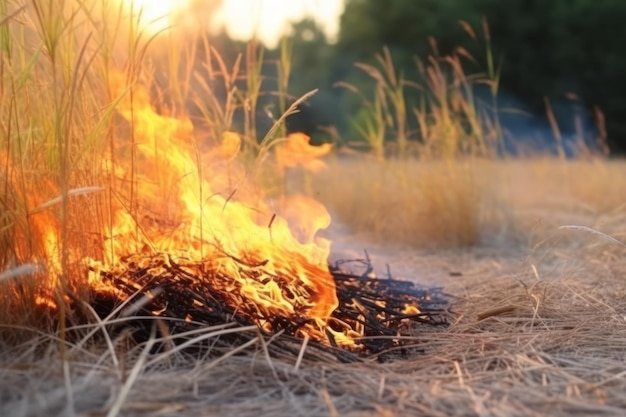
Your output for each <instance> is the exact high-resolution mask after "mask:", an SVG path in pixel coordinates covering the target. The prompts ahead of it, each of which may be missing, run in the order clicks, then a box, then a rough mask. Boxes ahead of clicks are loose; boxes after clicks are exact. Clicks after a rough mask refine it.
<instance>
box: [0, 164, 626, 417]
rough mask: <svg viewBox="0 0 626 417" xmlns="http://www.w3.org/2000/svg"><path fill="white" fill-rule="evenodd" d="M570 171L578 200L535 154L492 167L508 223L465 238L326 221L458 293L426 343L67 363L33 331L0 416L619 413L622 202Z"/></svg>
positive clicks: (8, 374)
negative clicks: (428, 240) (382, 351)
mask: <svg viewBox="0 0 626 417" xmlns="http://www.w3.org/2000/svg"><path fill="white" fill-rule="evenodd" d="M603 164H604V163H603ZM585 166H586V165H585ZM603 166H604V165H601V167H603ZM330 169H331V170H332V169H336V167H332V166H331V167H330ZM481 169H482V168H481ZM489 169H491V168H489ZM498 169H501V168H498ZM546 169H554V170H557V171H558V170H559V169H560V168H554V167H553V168H546ZM573 169H574V171H576V172H577V175H578V174H580V177H579V178H580V182H581V184H582V183H583V181H584V182H585V184H584V187H583V186H582V185H581V186H580V187H570V188H569V190H570V191H571V190H578V189H579V188H580V189H587V188H588V189H592V190H595V191H593V193H591V192H590V191H586V194H582V193H578V194H576V196H575V197H576V198H575V200H576V201H575V202H574V203H571V201H570V200H571V199H573V198H574V194H571V195H568V196H565V195H561V194H560V193H558V192H557V191H559V190H560V188H561V187H560V184H559V183H558V180H557V179H558V178H559V177H558V176H557V174H556V173H555V172H556V171H555V172H552V171H550V173H548V174H546V173H545V172H544V171H541V169H540V166H539V165H537V164H534V163H532V164H531V163H529V165H523V164H522V163H517V165H515V164H510V165H508V166H507V170H506V172H505V171H502V170H500V171H498V173H499V174H498V177H497V178H500V179H501V178H505V177H506V178H507V180H506V184H503V185H502V189H503V190H504V189H505V190H507V191H506V195H508V196H509V197H507V198H508V200H506V201H505V202H504V203H502V205H503V206H504V205H508V208H507V209H506V210H504V209H502V210H498V213H501V212H502V211H507V213H508V215H507V216H504V217H507V218H510V219H514V220H511V221H510V222H509V223H506V224H504V222H503V221H502V218H504V217H503V216H502V215H501V214H498V215H496V214H494V213H495V212H496V211H495V210H482V211H481V213H483V214H482V215H481V216H480V219H479V224H478V229H479V231H482V232H481V233H479V236H478V238H477V241H476V242H475V243H474V244H473V245H471V246H467V245H450V246H448V247H446V246H445V245H441V244H438V245H436V246H429V245H412V246H409V245H408V244H406V243H403V242H400V243H394V242H393V238H389V239H382V238H381V237H380V236H377V235H376V234H375V233H372V231H371V230H367V228H362V229H361V230H358V229H356V228H355V227H354V225H350V224H349V221H348V220H349V219H347V218H343V219H342V218H338V219H337V220H336V221H335V223H334V225H333V226H332V228H331V230H329V231H327V232H326V236H327V237H330V238H331V239H332V240H333V241H334V245H333V255H332V257H333V259H351V258H355V257H363V256H364V251H365V250H366V251H367V253H368V255H369V256H370V258H371V260H372V263H373V264H374V265H375V267H376V269H377V271H378V274H379V275H380V274H385V273H386V271H387V265H389V268H390V270H391V272H392V274H393V275H394V276H395V277H396V278H399V279H409V280H412V281H415V282H416V283H418V284H421V285H424V286H427V287H435V286H436V287H443V288H444V290H445V292H446V293H448V294H450V295H451V298H450V305H449V311H448V312H447V317H448V320H449V322H450V325H449V326H448V327H446V328H429V327H423V328H419V329H416V333H415V342H416V343H417V344H418V345H419V348H420V351H419V352H418V353H415V354H414V355H412V356H410V357H408V358H402V359H398V360H393V361H387V362H384V363H380V361H378V360H376V359H374V358H373V359H366V360H365V361H364V362H363V363H357V364H354V363H351V364H342V363H338V362H336V361H333V360H324V359H320V358H319V357H315V355H313V356H311V357H309V356H307V355H305V358H304V360H302V362H300V363H298V362H297V358H296V357H288V356H281V357H270V356H267V355H266V354H265V350H264V349H263V346H262V344H258V343H257V344H255V345H254V346H250V347H248V348H246V349H244V350H243V351H238V350H237V349H232V350H231V351H225V352H223V353H222V356H218V357H214V356H213V357H209V356H208V355H206V352H199V353H198V352H196V353H194V354H185V353H177V354H171V355H167V356H166V357H161V358H159V357H155V356H154V355H151V354H149V353H148V352H147V351H146V349H145V348H144V346H138V347H137V346H132V345H129V344H128V343H127V342H126V339H125V338H123V337H118V338H117V339H115V340H113V341H112V342H111V343H112V344H113V345H115V347H114V348H108V347H107V346H102V347H101V348H97V347H90V348H86V347H84V346H80V345H78V344H74V345H69V346H67V347H66V351H65V352H63V354H64V355H65V356H66V357H67V358H69V360H68V361H65V362H61V361H60V360H58V358H59V357H60V355H61V352H59V351H58V346H59V344H54V343H53V344H46V343H44V342H45V341H48V340H50V339H51V338H53V337H54V336H52V335H47V334H36V333H33V339H32V340H31V341H30V343H28V344H21V345H19V346H18V347H17V348H12V349H8V348H7V349H3V350H2V352H1V353H0V363H1V368H0V381H2V382H0V384H1V386H2V389H1V390H0V415H6V416H39V415H68V416H69V415H81V416H109V415H124V416H198V415H203V416H213V415H215V416H218V415H241V416H247V415H251V416H256V415H272V416H294V415H302V416H340V415H341V416H344V415H345V416H374V415H376V416H380V415H382V416H395V415H427V416H529V415H531V416H532V415H550V416H559V415H563V416H566V415H567V416H570V415H596V416H609V415H612V416H613V415H614V416H618V415H623V414H624V413H625V412H626V398H625V397H624V395H623V393H624V390H625V389H626V365H625V362H624V352H626V286H625V285H624V278H625V274H626V256H625V252H626V249H625V248H624V247H622V246H621V245H620V244H618V243H615V242H613V241H611V240H610V239H609V238H608V237H607V236H608V235H611V236H613V237H615V238H617V239H621V237H622V236H623V233H624V224H625V223H624V221H623V220H624V217H623V207H621V206H620V205H619V204H618V203H617V202H611V203H610V204H609V203H607V205H604V206H603V205H602V204H600V197H598V196H601V195H603V194H607V193H609V191H607V190H609V188H608V187H614V186H615V184H613V185H609V184H608V182H607V181H606V178H609V177H606V178H604V177H603V178H600V179H597V178H598V176H599V174H596V176H595V179H594V181H596V182H595V183H592V179H591V177H592V176H591V175H590V174H591V173H597V172H598V167H595V166H593V165H591V166H590V168H588V171H585V172H582V168H581V167H580V166H574V167H573ZM585 169H587V168H585ZM600 169H604V168H600ZM619 169H624V166H623V164H622V165H620V168H619ZM481 172H482V171H481ZM489 172H491V171H489ZM532 172H534V173H532ZM505 174H506V175H505ZM533 176H534V177H533ZM535 177H536V178H535ZM476 178H489V179H490V181H489V182H488V184H489V186H488V187H487V186H484V187H482V188H481V194H480V195H481V196H482V199H481V201H482V200H484V201H494V199H495V195H496V194H497V197H498V200H499V201H501V202H502V201H503V200H504V198H503V197H502V196H503V195H505V193H504V192H501V191H502V190H500V189H499V188H497V187H496V186H494V183H493V180H494V178H496V177H495V176H494V175H483V176H481V175H476ZM533 178H534V180H533ZM541 178H543V181H541ZM481 181H482V182H481ZM485 181H486V180H483V179H480V180H478V182H481V184H483V182H484V184H487V182H485ZM615 181H623V180H621V179H620V178H616V179H615ZM527 182H530V184H526V183H527ZM484 184H483V185H484ZM523 184H526V185H523ZM603 184H604V185H603ZM603 187H604V188H603ZM485 190H486V191H485ZM498 190H500V191H498ZM611 190H612V191H610V193H615V192H617V191H616V189H615V188H611ZM487 191H488V192H487ZM560 191H562V190H560ZM577 192H578V191H577ZM584 195H586V196H587V197H584ZM621 195H622V196H623V195H626V194H621ZM344 197H345V196H344ZM326 198H327V197H326ZM607 198H610V199H614V200H620V199H623V197H620V196H619V195H613V194H611V195H607ZM337 199H338V197H336V198H335V200H337ZM568 199H569V200H568ZM326 203H327V204H328V205H330V206H331V213H332V206H333V202H332V201H326ZM334 204H335V207H336V206H337V204H339V203H338V202H337V201H335V202H334ZM372 204H374V205H375V203H372ZM402 208H403V207H400V209H402ZM367 209H368V210H374V211H375V210H376V208H375V207H373V206H370V207H368V208H367ZM513 209H515V210H513ZM406 210H409V207H408V206H407V207H406ZM496 223H497V224H500V226H501V227H495V224H496ZM563 225H570V226H572V225H573V226H581V227H577V228H574V227H568V228H559V227H560V226H563ZM405 226H406V227H410V225H409V224H406V225H405ZM512 230H513V231H512ZM520 230H521V231H520ZM594 230H595V231H598V232H602V234H600V233H597V232H594ZM524 232H525V233H524ZM209 330H210V329H209ZM209 330H207V331H206V332H205V334H207V337H208V333H209ZM213 331H215V330H213ZM269 343H271V341H270V342H269ZM104 344H105V343H103V345H104ZM41 346H49V347H48V348H46V349H44V348H42V347H41ZM242 352H243V353H242Z"/></svg>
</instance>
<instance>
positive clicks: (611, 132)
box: [135, 0, 626, 154]
mask: <svg viewBox="0 0 626 417" xmlns="http://www.w3.org/2000/svg"><path fill="white" fill-rule="evenodd" d="M135 3H141V2H135ZM176 3H177V6H176V7H177V8H179V9H180V10H181V11H183V9H184V8H195V11H196V13H194V16H195V17H196V18H202V19H203V21H204V22H206V24H207V25H208V27H209V30H210V32H211V33H212V37H211V38H212V41H213V42H214V44H215V45H216V48H217V49H218V50H219V51H220V52H221V54H222V55H223V57H224V59H225V61H227V62H230V63H232V62H234V60H235V58H236V57H237V54H239V53H241V52H243V51H244V50H245V47H246V45H245V42H246V41H248V40H249V39H251V38H253V37H256V38H257V39H258V41H259V42H260V43H262V44H263V45H264V47H265V58H266V59H265V65H264V68H263V74H264V76H265V81H264V82H265V83H266V85H265V87H266V88H265V90H267V91H270V90H272V88H273V86H272V83H273V82H276V79H277V77H276V66H275V65H272V60H277V59H279V57H280V53H281V42H282V41H281V37H283V36H289V37H290V38H289V45H288V48H289V52H290V54H291V71H290V80H289V86H290V94H292V95H293V96H294V97H296V96H298V95H299V94H304V93H306V92H307V91H310V90H313V89H319V92H318V93H317V94H316V95H315V96H314V97H313V98H312V99H311V100H310V101H309V102H308V105H306V106H305V107H303V108H301V114H300V115H298V116H295V117H291V118H290V120H289V126H288V127H289V129H290V130H301V131H305V132H306V133H309V134H310V135H312V136H313V138H314V140H315V141H318V142H328V141H336V142H337V141H339V142H340V143H342V144H343V143H355V142H356V143H357V144H358V142H359V141H364V142H367V141H366V140H365V138H364V134H363V132H359V129H356V128H355V124H360V125H362V121H361V120H360V119H363V118H365V117H366V116H365V115H364V113H363V108H364V105H363V100H369V101H370V102H373V98H372V97H373V96H372V94H374V93H369V92H371V91H372V85H373V84H374V83H375V80H373V79H372V77H371V76H370V75H368V74H367V73H366V72H364V71H363V70H362V68H359V67H358V63H364V64H376V56H377V54H381V53H382V51H383V47H388V48H389V51H390V54H391V57H392V62H393V65H394V69H395V73H396V74H397V75H398V76H402V77H403V79H404V80H406V81H407V83H406V84H407V87H406V89H405V91H404V94H405V98H406V100H408V101H409V102H411V101H412V100H414V101H416V102H415V103H409V106H408V107H409V108H410V107H411V106H417V107H419V106H420V103H419V102H418V100H419V98H418V96H419V94H417V91H419V84H420V83H421V82H423V81H424V80H423V76H424V74H422V73H421V72H420V71H419V68H418V64H417V61H418V60H422V61H428V56H429V55H433V54H437V55H439V56H445V55H447V54H451V53H453V52H455V51H457V52H458V51H461V52H462V55H463V57H462V58H463V66H464V71H465V73H466V74H471V75H472V76H480V75H485V74H487V75H488V78H489V77H491V78H492V80H495V81H497V93H498V94H497V96H498V103H497V108H495V107H493V106H491V107H490V109H491V110H495V111H497V112H498V116H499V119H500V123H501V125H502V126H501V127H502V136H503V137H504V138H505V139H506V138H509V139H511V138H515V140H516V142H519V143H517V145H511V146H508V145H507V146H508V147H509V148H511V149H509V150H513V149H519V148H520V147H521V148H524V147H525V146H524V143H527V144H528V143H530V144H532V145H531V146H526V147H532V148H533V149H538V147H545V149H546V150H549V149H550V148H551V145H550V144H551V143H552V142H553V141H554V133H555V129H554V127H555V126H554V123H555V122H556V123H557V125H558V130H559V132H558V135H560V136H561V138H560V139H561V140H563V141H564V142H565V143H566V144H567V142H568V141H570V140H571V141H574V140H578V141H580V140H581V138H582V137H584V140H585V141H587V142H588V143H587V145H591V146H593V143H594V142H595V141H596V140H597V139H598V137H602V138H603V140H605V143H606V144H608V146H609V147H610V149H611V151H612V154H616V153H623V152H624V151H625V150H626V120H625V119H624V117H623V116H624V110H625V109H626V83H624V82H623V77H624V74H626V55H625V54H623V52H622V51H623V41H624V39H626V25H625V24H624V23H625V22H626V3H625V2H623V1H620V0H602V1H600V2H598V1H592V0H578V1H571V0H551V1H544V0H507V1H506V2H505V1H500V0H388V1H385V2H381V1H378V0H324V1H322V0H297V1H289V2H283V1H276V0H274V1H273V0H204V1H203V0H189V1H188V2H187V3H186V4H187V5H186V6H181V3H182V2H176ZM148 9H153V6H150V7H148ZM153 13H155V12H153ZM180 14H181V16H187V19H188V16H189V14H188V13H180ZM169 19H170V22H168V23H169V24H171V25H172V27H173V28H176V26H177V25H178V26H184V27H187V26H188V22H186V23H185V22H181V21H178V22H177V21H176V19H175V17H171V16H170V18H169ZM282 47H283V48H284V47H285V45H282ZM355 64H356V65H355ZM338 83H339V84H338ZM343 83H348V84H350V86H353V87H354V90H356V91H358V94H355V93H354V91H350V90H351V89H350V88H346V86H345V85H342V84H343ZM412 83H415V87H414V88H413V87H412ZM483 87H484V88H483V90H481V88H480V85H477V86H476V87H475V88H476V91H475V94H477V96H478V97H479V98H481V97H482V98H484V101H485V102H490V103H491V99H490V98H488V96H489V95H490V94H489V91H488V90H489V88H488V87H487V86H483ZM491 87H493V86H491ZM411 90H413V91H416V94H412V91H411ZM368 94H370V96H368ZM359 96H365V97H359ZM269 101H271V100H269V99H268V103H269ZM492 104H493V103H491V105H492ZM260 108H263V106H260ZM266 111H270V109H269V108H267V107H266ZM548 113H551V114H550V115H548ZM263 118H264V117H263V115H261V116H260V117H259V123H260V124H261V126H260V127H261V128H262V127H263V126H262V125H263ZM408 119H409V120H408V121H407V123H408V129H407V132H408V136H409V137H408V140H409V142H410V141H412V140H415V141H419V140H420V139H419V132H418V131H419V129H418V126H417V123H416V122H414V121H411V118H410V117H409V118H408ZM267 123H268V124H271V121H269V120H268V121H267ZM394 134H395V133H394V132H393V129H391V131H388V132H386V136H387V137H388V140H390V141H393V137H394ZM520 143H521V145H520ZM566 149H567V147H566Z"/></svg>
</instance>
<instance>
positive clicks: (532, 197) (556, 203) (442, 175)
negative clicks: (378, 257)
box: [313, 158, 626, 248]
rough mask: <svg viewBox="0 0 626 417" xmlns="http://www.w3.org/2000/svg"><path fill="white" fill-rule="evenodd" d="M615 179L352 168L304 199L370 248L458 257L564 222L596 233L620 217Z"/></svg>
mask: <svg viewBox="0 0 626 417" xmlns="http://www.w3.org/2000/svg"><path fill="white" fill-rule="evenodd" d="M625 178H626V164H625V163H624V162H623V161H621V160H614V161H607V160H601V159H591V160H588V161H584V160H571V161H563V160H559V159H555V158H536V159H530V160H485V159H467V160H464V161H458V160H456V161H454V162H451V161H446V160H426V161H419V160H400V161H398V160H387V161H376V162H373V161H371V160H362V159H352V160H339V161H336V162H335V163H331V164H330V165H329V168H328V169H327V170H326V171H324V172H322V173H320V174H318V175H317V176H315V177H314V178H313V192H314V193H315V196H316V198H319V199H320V201H322V202H323V203H324V204H325V205H326V206H327V207H328V208H329V210H330V212H331V213H332V214H333V217H334V219H335V221H337V222H340V223H342V224H344V225H346V226H348V227H349V228H350V230H351V231H352V232H353V233H360V234H363V235H365V236H367V237H368V238H369V239H370V240H374V241H377V242H386V243H394V244H404V245H411V246H414V247H422V248H424V247H463V246H467V245H472V244H477V243H486V241H491V242H495V243H498V242H500V241H505V242H506V241H510V240H513V241H521V242H523V243H532V241H533V239H534V236H535V235H537V234H538V233H539V232H540V231H545V230H546V229H548V228H552V229H554V228H556V227H558V226H559V225H562V224H569V223H572V222H573V223H575V224H582V225H586V226H589V227H594V226H601V224H602V223H601V221H600V220H599V219H601V218H605V217H612V216H616V215H619V214H620V213H621V212H622V211H623V210H624V208H625V206H624V205H625V204H626V197H624V196H626V180H625ZM598 222H600V223H598Z"/></svg>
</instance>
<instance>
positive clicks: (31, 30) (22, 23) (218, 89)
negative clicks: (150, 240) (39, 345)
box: [0, 0, 289, 323]
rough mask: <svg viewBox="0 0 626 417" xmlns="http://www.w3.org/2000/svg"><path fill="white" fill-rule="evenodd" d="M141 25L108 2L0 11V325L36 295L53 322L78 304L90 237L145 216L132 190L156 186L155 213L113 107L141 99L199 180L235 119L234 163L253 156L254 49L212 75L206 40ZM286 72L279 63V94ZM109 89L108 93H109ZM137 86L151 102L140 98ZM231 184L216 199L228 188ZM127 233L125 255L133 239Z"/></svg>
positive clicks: (214, 59) (30, 4)
mask: <svg viewBox="0 0 626 417" xmlns="http://www.w3.org/2000/svg"><path fill="white" fill-rule="evenodd" d="M141 21H142V20H141V11H139V10H134V9H133V8H132V7H131V6H129V5H128V3H126V4H124V3H123V2H118V1H108V0H105V1H99V0H98V1H97V0H78V1H69V0H51V1H47V0H46V1H43V0H33V1H26V0H11V1H8V2H2V4H1V5H0V48H2V57H1V60H0V77H1V78H0V91H1V93H2V94H0V117H1V121H2V122H1V124H0V163H1V165H0V166H1V168H0V181H1V185H2V188H1V189H0V207H1V209H0V212H1V213H2V214H1V215H0V271H5V272H6V271H18V272H19V271H21V272H20V274H14V273H11V272H8V273H7V274H6V275H5V276H7V277H12V278H11V279H8V278H7V279H3V282H0V286H2V297H3V301H4V302H3V303H2V306H0V317H2V321H3V322H5V323H9V322H22V321H24V320H26V321H28V320H30V319H32V318H33V317H34V316H33V315H32V314H30V313H29V311H31V310H32V307H33V306H35V305H37V303H38V302H44V301H42V300H43V299H42V298H38V297H39V296H41V295H42V294H45V295H46V296H47V297H49V296H50V295H51V294H53V298H54V302H55V303H56V304H57V305H59V306H60V307H61V313H62V316H63V314H64V313H63V312H64V311H65V310H64V308H63V306H64V305H65V303H66V301H67V300H68V298H67V294H69V293H74V294H75V295H78V296H79V297H80V298H88V295H89V294H88V293H89V288H88V286H87V285H85V280H86V274H85V271H84V266H83V265H82V263H81V260H82V259H83V258H85V257H91V258H95V259H101V258H102V257H103V256H104V253H103V245H104V240H105V237H106V234H107V233H104V232H103V231H105V230H107V229H108V230H109V235H110V234H111V233H110V232H111V231H112V228H111V227H112V221H113V220H112V218H111V217H112V213H113V212H114V208H115V207H119V206H120V205H122V206H123V207H126V210H127V211H128V213H129V214H130V215H131V216H133V217H134V218H136V219H140V218H141V217H142V216H143V215H144V214H145V212H142V210H144V209H146V206H145V204H143V202H142V201H140V200H141V195H140V194H139V193H138V186H139V185H141V184H140V183H141V182H142V181H145V178H146V177H151V176H152V178H153V180H155V181H161V185H163V187H161V188H160V189H159V188H157V189H159V190H160V192H161V194H160V197H158V196H157V198H161V201H162V202H165V203H167V199H168V189H167V186H166V185H167V184H170V183H171V182H172V179H171V178H168V174H167V172H160V173H159V172H156V177H155V176H154V175H153V174H154V173H153V172H149V173H147V172H146V171H145V169H144V168H142V167H141V166H140V164H139V162H140V159H141V156H140V155H139V154H138V153H137V151H136V149H137V147H138V146H140V145H141V143H140V142H139V141H140V139H139V138H138V137H137V135H136V131H135V130H136V129H135V126H134V124H133V123H128V122H126V121H124V120H122V118H121V117H119V116H118V115H117V108H118V106H119V105H120V103H121V102H122V101H124V102H129V103H131V107H132V103H138V104H141V103H142V101H143V100H148V101H149V102H150V105H151V106H153V107H154V108H156V109H158V111H159V112H160V113H161V114H162V115H164V116H173V117H176V118H179V119H180V120H181V123H188V124H189V125H190V126H192V128H193V130H194V134H193V135H192V136H191V138H190V140H191V141H192V142H193V143H191V144H190V146H191V147H192V148H193V149H195V151H196V154H197V162H198V163H197V166H198V169H199V170H200V172H198V173H197V175H199V176H203V175H204V174H203V172H202V169H203V163H202V162H201V160H202V154H203V153H204V152H205V151H206V149H207V147H208V146H211V145H216V144H219V143H221V142H222V140H223V134H224V133H225V132H227V131H229V130H234V129H237V126H238V125H237V124H236V123H235V118H236V116H237V115H239V116H237V117H240V118H241V119H242V120H243V125H242V126H241V129H239V130H238V132H237V133H238V134H239V136H240V137H241V138H242V141H241V146H242V148H243V150H244V151H245V153H246V155H247V156H246V158H247V159H254V158H256V157H257V155H258V154H259V152H260V151H261V150H262V149H260V148H259V133H258V132H257V131H256V126H257V122H256V120H255V117H256V115H257V114H258V109H257V103H258V99H259V96H260V94H262V93H263V82H264V79H263V75H262V65H263V56H264V52H263V48H262V46H260V45H259V44H257V43H256V42H250V43H249V44H248V46H247V49H246V51H245V53H243V54H240V55H239V56H237V57H236V59H235V60H234V61H232V62H226V60H225V59H224V58H223V57H222V56H221V55H220V53H219V51H218V50H217V49H216V48H215V47H214V45H212V43H211V40H210V38H209V37H208V35H197V34H193V33H187V32H184V31H176V30H170V31H165V32H163V33H153V32H150V31H149V30H148V29H147V28H146V27H145V26H144V25H143V24H142V23H141ZM181 44H184V45H186V47H184V48H181V47H180V45H181ZM286 54H288V51H286ZM287 61H288V56H287V55H285V57H284V58H283V59H282V60H281V62H282V68H283V69H282V71H283V73H282V76H281V84H280V89H281V91H283V93H284V92H285V91H286V89H287V80H288V78H289V72H288V71H289V68H288V65H287ZM116 83H117V84H119V83H121V84H122V85H121V86H120V85H117V86H116V88H112V87H111V86H112V85H116ZM144 86H147V87H148V88H149V91H150V95H151V97H148V98H146V97H144V95H145V92H144V90H143V88H144ZM131 111H132V110H131ZM131 119H132V118H131ZM281 121H284V119H281ZM157 146H158V145H157ZM118 166H119V167H122V168H123V170H124V172H125V174H124V175H123V176H121V177H120V176H119V174H118V173H116V170H115V169H113V167H118ZM157 168H158V167H157ZM236 175H239V174H235V173H234V172H233V178H232V183H231V184H229V185H226V186H227V187H230V188H231V189H234V188H235V187H237V186H240V185H241V181H240V180H241V175H240V177H237V176H236ZM174 180H176V179H174ZM142 204H143V205H142ZM158 205H159V204H154V205H153V206H158ZM163 207H167V204H165V205H163ZM164 214H165V215H166V217H167V213H164ZM164 220H168V219H164ZM138 227H140V226H138ZM135 234H136V236H137V243H139V236H140V235H141V230H139V228H138V229H137V230H136V231H135ZM132 249H133V248H129V250H132ZM135 249H139V246H137V248H135ZM20 265H41V268H35V267H33V269H19V268H20ZM24 271H26V272H24ZM16 275H19V277H14V276H16ZM18 294H19V296H16V295H18ZM37 300H39V301H37ZM29 309H31V310H29ZM61 318H62V317H61ZM60 322H63V320H60Z"/></svg>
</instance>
